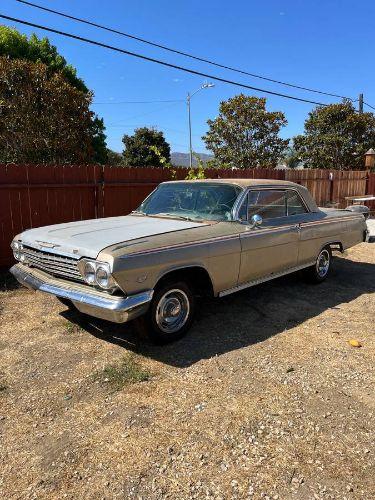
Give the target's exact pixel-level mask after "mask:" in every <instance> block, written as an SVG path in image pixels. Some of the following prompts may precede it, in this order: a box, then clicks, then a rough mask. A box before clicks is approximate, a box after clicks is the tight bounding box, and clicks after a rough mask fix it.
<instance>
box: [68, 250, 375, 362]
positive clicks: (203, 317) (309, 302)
mask: <svg viewBox="0 0 375 500" xmlns="http://www.w3.org/2000/svg"><path fill="white" fill-rule="evenodd" d="M372 292H375V264H368V263H363V262H354V261H350V260H347V259H343V258H340V257H336V258H335V259H334V265H333V268H332V270H331V274H330V276H329V277H328V279H327V280H326V281H325V282H324V283H322V284H320V285H311V284H307V283H305V282H304V281H303V280H302V279H301V276H300V274H299V273H295V274H293V275H289V276H285V277H283V278H279V279H277V280H273V281H269V282H267V283H264V284H262V285H258V286H256V287H252V288H249V289H247V290H243V291H242V292H238V293H236V294H233V295H229V296H227V297H225V298H221V299H212V300H202V301H200V304H199V308H198V311H197V319H196V322H195V323H194V325H193V327H192V329H191V330H190V332H189V333H188V334H187V335H186V336H185V337H184V338H183V339H181V340H179V341H178V342H175V343H172V344H169V345H165V346H156V345H153V344H151V343H150V342H149V341H147V340H146V339H144V338H142V337H140V335H139V331H137V330H138V329H137V327H136V326H135V325H134V322H133V323H129V324H124V325H117V324H113V323H109V322H106V321H102V320H97V319H95V318H90V317H88V316H84V315H81V314H80V313H78V312H75V311H64V312H63V313H62V314H63V315H64V317H65V318H66V319H68V320H69V321H71V322H74V323H76V324H78V325H79V326H80V327H81V328H82V329H84V330H86V331H87V333H89V334H91V335H94V336H95V337H97V338H100V339H102V340H103V341H105V342H112V343H114V344H117V345H119V346H122V347H124V348H125V349H128V350H131V351H133V352H136V353H138V354H142V355H144V356H147V357H150V358H152V359H155V360H158V361H161V362H163V363H166V364H169V365H172V366H176V367H187V366H190V365H192V364H194V363H196V362H197V361H199V360H201V359H205V358H211V357H213V356H215V355H220V354H223V353H226V352H229V351H233V350H236V349H240V348H242V347H245V346H249V345H251V344H254V343H257V342H262V341H264V340H266V339H267V338H269V337H272V336H273V335H277V334H278V333H280V332H283V331H285V330H288V329H289V328H292V327H294V326H297V325H299V324H301V323H303V322H305V321H306V320H308V319H310V318H313V317H315V316H318V315H319V314H321V313H322V312H323V311H325V310H327V309H329V308H339V306H340V304H342V303H345V302H350V301H352V300H354V299H356V298H357V297H359V296H361V295H362V294H368V293H372Z"/></svg>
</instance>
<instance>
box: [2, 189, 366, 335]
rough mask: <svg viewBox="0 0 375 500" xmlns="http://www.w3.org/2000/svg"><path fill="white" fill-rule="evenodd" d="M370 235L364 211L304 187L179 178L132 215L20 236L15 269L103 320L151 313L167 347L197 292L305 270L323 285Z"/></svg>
mask: <svg viewBox="0 0 375 500" xmlns="http://www.w3.org/2000/svg"><path fill="white" fill-rule="evenodd" d="M366 238H367V229H366V223H365V219H364V217H363V216H362V215H361V214H356V213H353V212H351V211H348V210H334V209H322V208H318V207H317V206H316V203H315V202H314V200H313V199H312V197H311V195H310V193H309V192H308V190H307V189H306V188H304V187H302V186H300V185H298V184H294V183H291V182H285V181H275V180H259V179H258V180H257V179H219V180H210V179H207V180H199V181H173V182H164V183H162V184H160V185H159V186H158V188H157V189H155V191H153V192H152V193H151V194H150V195H149V196H148V197H147V198H146V199H145V201H144V202H143V203H142V204H141V205H140V207H139V208H138V210H135V211H134V212H132V213H131V214H129V215H126V216H120V217H109V218H104V219H94V220H87V221H79V222H71V223H68V224H58V225H54V226H47V227H42V228H36V229H30V230H28V231H24V232H23V233H21V234H19V235H18V236H16V237H15V238H14V240H13V242H12V248H13V252H14V256H15V258H16V259H17V260H18V261H19V263H18V264H16V265H15V266H13V267H12V269H11V272H12V273H13V274H14V276H15V277H16V278H17V280H18V281H19V282H20V283H22V284H23V285H25V286H27V287H29V288H32V289H34V290H40V291H43V292H47V293H50V294H52V295H55V296H56V297H58V298H59V299H60V300H61V301H63V302H64V303H65V304H66V305H70V306H75V307H76V308H77V309H78V310H79V311H81V312H83V313H86V314H89V315H92V316H95V317H98V318H103V319H106V320H109V321H114V322H117V323H124V322H126V321H129V320H132V319H134V318H137V317H139V316H141V315H144V316H145V319H146V322H147V330H148V332H149V334H150V336H151V337H152V338H153V339H154V340H155V341H157V342H161V343H164V342H169V341H172V340H175V339H177V338H179V337H181V336H182V335H183V334H184V333H185V332H186V331H187V330H188V328H189V327H190V325H191V323H192V321H193V316H194V309H195V297H196V296H197V295H201V294H207V295H211V296H214V297H222V296H225V295H228V294H230V293H233V292H236V291H238V290H242V289H243V288H247V287H250V286H253V285H257V284H258V283H262V282H264V281H267V280H271V279H273V278H277V277H279V276H282V275H285V274H288V273H293V272H295V271H299V270H303V273H304V274H305V276H306V277H307V278H308V279H309V280H310V281H312V282H314V283H320V282H322V281H323V280H324V279H325V278H326V277H327V276H328V274H329V271H330V267H331V260H332V250H333V249H336V250H340V251H341V252H342V251H344V250H345V249H347V248H349V247H351V246H353V245H356V244H357V243H361V242H363V241H365V240H366ZM291 306H292V305H291Z"/></svg>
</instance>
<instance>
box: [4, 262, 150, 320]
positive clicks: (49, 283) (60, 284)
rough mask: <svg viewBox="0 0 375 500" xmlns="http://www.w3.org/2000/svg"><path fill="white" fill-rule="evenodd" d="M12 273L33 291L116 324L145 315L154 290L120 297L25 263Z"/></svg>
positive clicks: (11, 270)
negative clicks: (62, 300)
mask: <svg viewBox="0 0 375 500" xmlns="http://www.w3.org/2000/svg"><path fill="white" fill-rule="evenodd" d="M10 272H11V273H12V274H13V276H14V277H15V278H16V279H17V281H18V282H19V283H21V285H24V286H26V287H27V288H30V289H31V290H39V291H41V292H46V293H50V294H51V295H55V296H56V297H60V298H63V299H68V300H71V301H72V303H73V304H74V305H75V307H76V308H77V309H78V310H79V311H80V312H82V313H85V314H89V315H90V316H95V317H96V318H101V319H106V320H108V321H114V322H115V323H125V322H126V321H130V320H132V319H135V318H137V317H138V316H141V315H142V314H144V313H145V312H146V311H147V309H148V306H149V303H150V301H151V299H152V295H153V292H154V291H153V290H146V291H144V292H141V293H138V294H136V295H129V296H128V297H117V296H111V295H108V294H106V293H104V292H100V291H98V290H96V289H88V287H87V286H86V285H80V284H78V283H71V282H68V281H65V280H61V279H58V278H53V277H52V276H50V275H48V274H47V273H44V272H43V271H39V270H38V269H33V268H29V267H27V266H24V265H23V264H16V265H15V266H13V267H12V268H11V269H10Z"/></svg>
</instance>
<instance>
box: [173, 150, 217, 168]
mask: <svg viewBox="0 0 375 500" xmlns="http://www.w3.org/2000/svg"><path fill="white" fill-rule="evenodd" d="M197 156H199V157H200V158H201V160H202V161H204V162H206V161H208V160H211V159H212V158H213V156H212V155H208V154H205V153H197ZM171 163H172V165H174V166H175V167H189V153H171ZM193 166H194V167H196V166H197V160H196V159H195V158H194V157H193Z"/></svg>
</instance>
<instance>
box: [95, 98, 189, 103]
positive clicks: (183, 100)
mask: <svg viewBox="0 0 375 500" xmlns="http://www.w3.org/2000/svg"><path fill="white" fill-rule="evenodd" d="M160 102H176V103H177V102H185V99H175V100H165V101H163V100H155V101H107V102H95V101H94V102H93V104H156V103H160Z"/></svg>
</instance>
